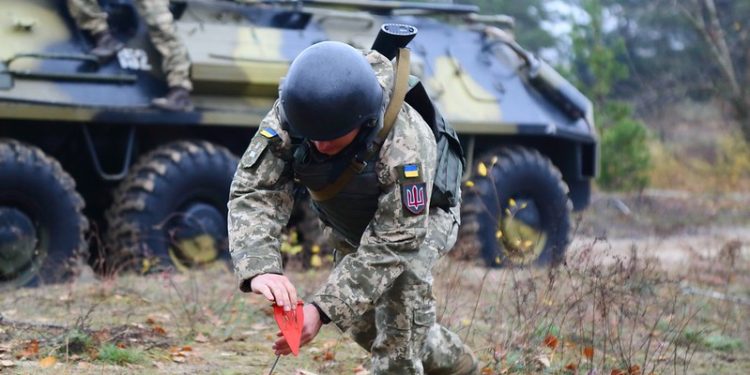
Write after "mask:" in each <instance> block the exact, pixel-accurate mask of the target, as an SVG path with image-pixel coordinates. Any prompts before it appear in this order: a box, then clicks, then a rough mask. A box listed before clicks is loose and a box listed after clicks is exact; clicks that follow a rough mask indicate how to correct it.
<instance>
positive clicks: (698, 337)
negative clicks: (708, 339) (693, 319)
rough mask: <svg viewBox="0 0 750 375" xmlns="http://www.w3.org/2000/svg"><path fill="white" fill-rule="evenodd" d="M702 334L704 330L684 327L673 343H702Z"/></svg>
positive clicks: (690, 344) (694, 344) (693, 344)
mask: <svg viewBox="0 0 750 375" xmlns="http://www.w3.org/2000/svg"><path fill="white" fill-rule="evenodd" d="M703 334H704V332H703V331H702V330H697V329H693V328H686V329H685V330H684V331H683V332H682V334H681V335H680V336H679V337H677V339H676V340H675V344H677V345H680V346H697V345H703V336H704V335H703Z"/></svg>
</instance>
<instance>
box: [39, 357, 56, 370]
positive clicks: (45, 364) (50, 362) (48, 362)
mask: <svg viewBox="0 0 750 375" xmlns="http://www.w3.org/2000/svg"><path fill="white" fill-rule="evenodd" d="M56 363H57V358H55V357H53V356H49V357H47V358H45V359H43V360H41V361H39V367H41V368H50V367H52V366H54V365H55V364H56Z"/></svg>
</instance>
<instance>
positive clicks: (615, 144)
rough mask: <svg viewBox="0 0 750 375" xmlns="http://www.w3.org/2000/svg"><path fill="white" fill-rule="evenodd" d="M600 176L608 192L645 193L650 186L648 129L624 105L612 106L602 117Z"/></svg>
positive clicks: (606, 107)
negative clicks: (641, 191) (643, 190)
mask: <svg viewBox="0 0 750 375" xmlns="http://www.w3.org/2000/svg"><path fill="white" fill-rule="evenodd" d="M600 121H601V123H602V125H603V126H602V135H601V150H602V151H601V152H602V155H601V163H602V168H601V176H600V177H599V180H598V184H599V186H600V187H602V188H603V189H605V190H622V191H634V190H642V189H644V188H645V187H646V186H647V185H648V183H649V170H650V168H651V153H650V151H649V148H648V144H647V140H648V139H647V138H648V137H647V135H648V134H647V131H646V127H645V126H644V125H643V123H641V122H640V121H637V120H635V119H633V118H632V116H631V115H630V109H629V108H628V107H627V106H626V105H624V104H617V103H611V104H609V105H607V106H605V108H603V109H602V115H601V120H600Z"/></svg>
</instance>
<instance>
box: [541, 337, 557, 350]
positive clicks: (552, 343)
mask: <svg viewBox="0 0 750 375" xmlns="http://www.w3.org/2000/svg"><path fill="white" fill-rule="evenodd" d="M544 346H546V347H548V348H550V349H552V350H554V349H555V348H557V337H555V336H552V335H547V337H545V338H544Z"/></svg>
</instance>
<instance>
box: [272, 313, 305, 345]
mask: <svg viewBox="0 0 750 375" xmlns="http://www.w3.org/2000/svg"><path fill="white" fill-rule="evenodd" d="M303 305H304V304H303V302H302V301H299V302H298V303H297V309H296V310H290V311H284V308H283V307H281V306H279V305H276V304H274V305H273V317H274V318H275V319H276V324H278V325H279V329H280V330H281V334H282V335H284V338H285V339H286V342H287V344H289V349H291V350H292V353H293V354H294V355H295V356H297V355H299V344H300V340H301V338H302V325H303V324H304V322H305V314H304V312H303V311H302V307H303Z"/></svg>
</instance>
